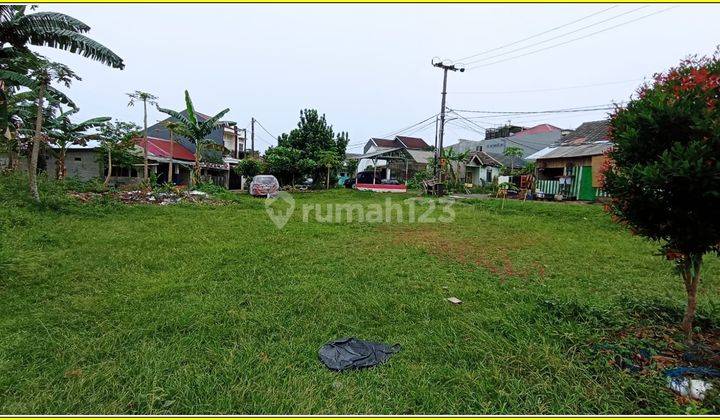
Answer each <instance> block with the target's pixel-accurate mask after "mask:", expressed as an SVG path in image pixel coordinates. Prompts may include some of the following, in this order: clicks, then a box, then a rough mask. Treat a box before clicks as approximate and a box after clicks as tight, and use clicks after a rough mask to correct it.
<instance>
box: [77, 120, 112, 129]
mask: <svg viewBox="0 0 720 420" xmlns="http://www.w3.org/2000/svg"><path fill="white" fill-rule="evenodd" d="M110 120H112V118H110V117H96V118H90V119H89V120H85V121H83V122H81V123H77V124H75V130H76V131H86V130H89V129H91V128H97V127H102V126H103V125H104V124H105V123H106V122H108V121H110Z"/></svg>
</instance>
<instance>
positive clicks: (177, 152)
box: [134, 137, 195, 162]
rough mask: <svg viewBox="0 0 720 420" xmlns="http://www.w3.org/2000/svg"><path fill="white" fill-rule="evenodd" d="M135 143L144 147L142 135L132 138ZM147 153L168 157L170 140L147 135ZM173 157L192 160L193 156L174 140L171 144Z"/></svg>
mask: <svg viewBox="0 0 720 420" xmlns="http://www.w3.org/2000/svg"><path fill="white" fill-rule="evenodd" d="M134 141H135V144H137V145H138V146H139V147H140V148H144V147H145V139H144V138H142V137H137V138H135V139H134ZM148 154H150V155H153V156H156V157H159V158H165V159H169V158H170V141H169V140H165V139H160V138H157V137H148ZM172 158H173V159H177V160H187V161H191V162H192V161H194V160H195V156H194V155H193V154H192V152H191V151H189V150H188V149H186V148H185V147H183V146H182V145H181V144H180V143H178V142H175V144H174V145H173V155H172Z"/></svg>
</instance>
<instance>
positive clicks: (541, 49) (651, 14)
mask: <svg viewBox="0 0 720 420" xmlns="http://www.w3.org/2000/svg"><path fill="white" fill-rule="evenodd" d="M675 7H677V6H671V7H667V8H665V9H662V10H658V11H656V12H653V13H649V14H647V15H643V16H640V17H638V18H635V19H631V20H628V21H626V22H622V23H618V24H617V25H613V26H610V27H608V28H605V29H601V30H599V31H595V32H591V33H589V34H586V35H583V36H581V37H577V38H573V39H571V40H568V41H564V42H561V43H558V44H553V45H550V46H547V47H544V48H540V49H537V50H534V51H530V52H527V53H524V54H520V55H516V56H513V57H508V58H504V59H502V60H497V61H491V62H489V63H486V64H480V65H477V66H472V67H468V70H472V69H477V68H481V67H487V66H491V65H493V64H499V63H503V62H505V61H510V60H514V59H516V58H521V57H525V56H528V55H532V54H536V53H539V52H541V51H545V50H549V49H551V48H556V47H560V46H563V45H566V44H569V43H571V42H575V41H579V40H581V39H585V38H588V37H591V36H593V35H597V34H599V33H602V32H607V31H609V30H612V29H615V28H618V27H620V26H624V25H628V24H631V23H633V22H637V21H639V20H642V19H647V18H649V17H651V16H654V15H657V14H659V13H664V12H667V11H668V10H671V9H674V8H675Z"/></svg>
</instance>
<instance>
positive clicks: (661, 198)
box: [603, 50, 720, 343]
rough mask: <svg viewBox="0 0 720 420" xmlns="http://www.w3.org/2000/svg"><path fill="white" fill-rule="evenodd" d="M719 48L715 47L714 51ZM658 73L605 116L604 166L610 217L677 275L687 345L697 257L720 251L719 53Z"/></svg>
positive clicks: (699, 259) (697, 272)
mask: <svg viewBox="0 0 720 420" xmlns="http://www.w3.org/2000/svg"><path fill="white" fill-rule="evenodd" d="M718 52H720V50H718ZM718 52H716V53H715V55H714V56H713V57H711V58H701V59H698V58H690V59H687V60H685V61H683V62H681V63H680V65H679V66H677V67H675V68H672V69H670V70H669V71H667V72H666V73H663V74H657V75H656V76H655V79H654V81H653V82H651V83H646V84H645V85H643V86H642V87H641V88H640V89H639V90H638V92H637V98H635V99H633V100H631V101H630V102H629V103H628V104H627V106H626V107H624V108H618V109H617V110H616V111H615V112H614V114H613V115H612V118H611V123H610V137H611V138H612V140H613V142H614V145H613V149H612V150H611V151H610V153H609V157H610V158H611V161H610V164H609V165H608V166H607V167H606V169H605V171H604V174H603V175H604V189H605V191H607V192H608V193H609V195H610V196H611V197H612V200H611V202H610V204H609V205H608V206H607V209H608V211H609V212H610V213H611V214H612V215H613V219H614V220H617V221H619V222H620V223H622V224H624V225H626V226H627V227H628V228H629V229H631V231H632V232H633V233H635V234H638V235H642V236H645V237H647V238H649V239H651V240H653V241H657V242H659V243H661V249H662V251H663V253H664V255H665V256H666V258H668V259H670V260H673V261H674V262H675V264H676V267H677V269H678V272H679V273H680V275H681V277H682V280H683V284H684V286H685V291H686V292H687V307H686V310H685V316H684V318H683V321H682V328H683V331H684V333H685V340H686V342H688V343H691V342H692V331H693V329H692V325H693V320H694V318H695V311H696V307H697V289H698V284H699V283H700V272H701V267H702V261H703V256H704V255H705V254H707V253H715V254H720V107H719V106H718V101H720V55H719V53H718Z"/></svg>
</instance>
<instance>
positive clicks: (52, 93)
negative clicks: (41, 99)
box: [47, 86, 77, 109]
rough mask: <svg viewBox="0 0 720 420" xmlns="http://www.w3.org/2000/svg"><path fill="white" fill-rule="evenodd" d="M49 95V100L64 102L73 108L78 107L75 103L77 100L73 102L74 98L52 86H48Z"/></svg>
mask: <svg viewBox="0 0 720 420" xmlns="http://www.w3.org/2000/svg"><path fill="white" fill-rule="evenodd" d="M47 96H48V101H50V102H51V103H55V104H57V103H62V104H65V105H67V106H69V107H71V108H73V109H77V105H76V104H75V102H73V100H72V99H70V98H69V97H68V96H67V95H65V94H64V93H62V92H60V91H59V90H57V89H55V88H54V87H52V86H48V87H47Z"/></svg>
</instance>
